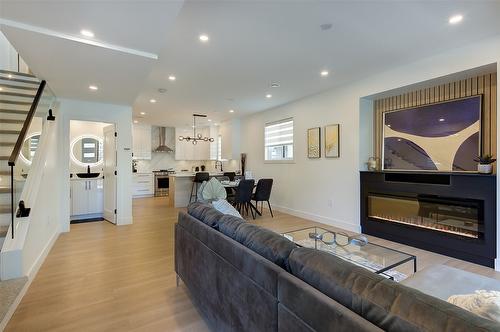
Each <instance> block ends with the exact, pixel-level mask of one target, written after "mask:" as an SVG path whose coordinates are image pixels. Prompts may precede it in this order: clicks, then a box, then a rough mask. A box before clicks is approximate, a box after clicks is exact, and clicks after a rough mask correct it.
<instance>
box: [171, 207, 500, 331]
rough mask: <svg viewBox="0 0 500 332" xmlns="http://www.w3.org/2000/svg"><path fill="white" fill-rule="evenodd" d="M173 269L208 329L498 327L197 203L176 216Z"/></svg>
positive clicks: (342, 329)
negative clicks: (208, 326)
mask: <svg viewBox="0 0 500 332" xmlns="http://www.w3.org/2000/svg"><path fill="white" fill-rule="evenodd" d="M175 270H176V273H177V275H178V277H179V278H180V279H182V281H183V282H184V283H185V285H186V286H187V288H188V289H189V292H190V294H191V298H192V300H193V301H194V302H195V305H196V306H197V308H198V309H199V310H200V311H201V313H202V314H203V316H204V318H205V320H206V321H207V322H208V324H209V325H210V327H211V329H212V330H213V331H252V332H256V331H286V332H294V331H405V332H407V331H440V332H441V331H454V332H457V331H464V332H466V331H467V332H471V331H500V325H499V324H496V323H494V322H492V321H489V320H486V319H483V318H481V317H479V316H476V315H474V314H472V313H469V312H467V311H465V310H463V309H461V308H459V307H456V306H454V305H452V304H449V303H447V302H445V301H442V300H440V299H437V298H434V297H432V296H429V295H426V294H424V293H422V292H420V291H417V290H415V289H412V288H409V287H406V286H403V285H401V284H398V283H395V282H393V281H390V280H387V279H385V278H383V277H381V276H379V275H376V274H374V273H371V272H369V271H368V270H365V269H363V268H360V267H358V266H355V265H353V264H351V263H349V262H346V261H344V260H342V259H339V258H337V257H335V256H333V255H330V254H327V253H324V252H320V251H316V250H313V249H308V248H300V247H297V246H296V245H295V244H294V243H293V242H291V241H289V240H287V239H286V238H284V237H282V236H280V235H279V234H276V233H274V232H272V231H270V230H267V229H264V228H261V227H259V226H256V225H254V224H252V223H248V222H245V221H244V220H243V219H240V218H237V217H233V216H229V215H223V214H221V213H220V212H218V211H217V210H215V209H214V208H213V207H211V206H210V205H206V204H201V203H193V204H191V205H190V206H189V207H188V213H185V212H180V214H179V220H178V223H177V224H176V226H175ZM443 282H444V281H443Z"/></svg>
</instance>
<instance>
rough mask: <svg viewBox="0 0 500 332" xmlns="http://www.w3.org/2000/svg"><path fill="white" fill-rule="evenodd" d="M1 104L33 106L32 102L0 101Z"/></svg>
mask: <svg viewBox="0 0 500 332" xmlns="http://www.w3.org/2000/svg"><path fill="white" fill-rule="evenodd" d="M0 104H10V105H31V104H32V103H31V102H30V101H18V100H5V99H0Z"/></svg>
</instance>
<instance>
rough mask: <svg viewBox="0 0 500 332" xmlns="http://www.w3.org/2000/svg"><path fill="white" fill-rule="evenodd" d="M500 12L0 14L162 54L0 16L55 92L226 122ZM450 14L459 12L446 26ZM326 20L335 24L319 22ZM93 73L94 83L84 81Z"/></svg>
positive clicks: (356, 75) (315, 5) (308, 6)
mask: <svg viewBox="0 0 500 332" xmlns="http://www.w3.org/2000/svg"><path fill="white" fill-rule="evenodd" d="M47 3H49V5H47ZM181 7H182V8H181ZM499 12H500V2H499V1H480V0H477V1H463V2H462V1H400V2H396V1H331V2H326V1H312V0H308V1H306V0H304V1H268V2H265V1H185V2H184V3H183V4H182V3H180V2H170V1H163V2H159V1H152V2H150V1H140V2H139V1H136V2H120V1H114V2H83V1H80V2H76V3H74V2H64V3H61V2H58V3H55V2H47V1H37V2H36V3H35V2H30V3H28V2H19V1H16V2H7V3H5V5H4V10H3V11H1V10H0V16H2V17H4V18H8V19H11V20H16V21H20V22H24V23H28V24H31V25H34V26H40V27H45V28H50V29H52V30H56V31H60V32H64V33H68V34H78V31H79V30H80V29H82V28H88V29H91V30H92V31H94V33H95V34H96V38H98V39H100V40H102V41H105V42H108V43H112V44H117V45H121V46H125V47H130V48H135V49H138V50H142V51H147V52H152V53H157V54H158V55H159V59H158V60H151V59H145V58H141V57H137V56H132V55H127V54H122V53H119V52H116V51H111V50H105V49H99V48H96V47H93V46H89V45H83V44H78V43H75V42H72V41H68V40H63V39H58V38H54V37H48V36H43V35H39V34H37V33H33V32H26V31H22V30H19V29H17V28H9V27H5V26H3V27H2V30H5V34H6V36H7V37H8V38H9V40H11V41H12V43H13V44H14V46H16V47H17V48H18V50H19V51H20V53H21V54H22V55H23V56H24V58H26V61H27V62H28V64H29V65H30V66H31V67H32V68H33V71H34V72H35V73H37V74H38V75H40V76H41V77H43V78H46V79H47V80H48V83H49V85H50V86H51V87H53V89H54V90H55V92H56V94H57V95H59V96H65V97H75V98H82V99H95V100H101V101H107V102H115V103H129V104H132V102H133V105H134V113H135V114H136V116H137V117H140V115H139V112H146V113H147V114H146V115H145V117H144V118H143V119H140V121H143V122H149V123H153V124H162V125H189V124H190V123H191V121H192V119H191V117H190V116H191V114H192V113H204V114H208V115H209V117H211V118H212V119H214V121H221V120H224V119H228V118H230V117H233V116H241V115H244V114H249V113H251V112H258V111H262V110H265V109H268V108H272V107H275V106H278V105H282V104H285V103H288V102H291V101H293V100H297V99H299V98H302V97H305V96H307V95H311V94H315V93H319V92H321V91H324V90H326V89H329V88H332V87H334V86H338V85H342V84H345V83H347V82H350V81H353V80H357V79H360V78H363V77H365V76H369V75H373V74H375V73H377V72H381V71H385V70H388V69H390V68H391V67H393V66H395V65H401V64H404V63H408V62H412V61H415V60H417V59H419V58H422V57H426V56H429V55H432V54H435V53H439V52H442V51H445V50H446V49H449V48H454V47H459V46H461V45H463V44H467V43H472V42H475V41H477V40H479V39H482V38H486V37H490V36H493V35H497V34H499V33H500V20H498V18H497V16H498V13H499ZM457 13H461V14H463V15H464V20H463V22H462V23H460V24H458V25H455V26H451V25H449V24H448V18H449V17H450V16H451V15H454V14H457ZM323 23H331V24H332V28H331V29H330V30H327V31H322V30H321V29H320V25H321V24H323ZM201 33H206V34H208V35H209V37H210V41H209V42H208V43H201V42H200V41H199V40H198V36H199V34H201ZM33 45H37V46H36V47H34V46H33ZM323 69H327V70H329V71H330V76H329V77H327V78H322V77H320V75H319V72H320V71H321V70H323ZM170 74H174V75H175V76H176V77H177V80H176V81H175V82H171V81H169V80H168V76H169V75H170ZM94 82H95V83H96V84H98V85H99V91H98V92H97V93H91V92H89V91H88V89H87V87H88V85H89V84H90V83H94ZM272 82H279V83H280V84H281V86H280V87H279V88H270V84H271V83H272ZM158 88H166V89H167V90H168V91H167V92H166V93H164V94H160V93H158ZM267 93H271V94H272V95H273V97H272V98H271V99H266V98H265V95H266V94H267ZM152 98H154V99H156V100H157V103H155V104H152V103H150V102H149V100H150V99H152ZM229 109H234V110H235V113H234V114H230V113H228V110H229Z"/></svg>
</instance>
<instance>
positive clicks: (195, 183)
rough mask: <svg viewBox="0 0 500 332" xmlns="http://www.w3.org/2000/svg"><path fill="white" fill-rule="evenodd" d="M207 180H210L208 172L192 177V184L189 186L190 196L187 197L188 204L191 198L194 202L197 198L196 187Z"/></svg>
mask: <svg viewBox="0 0 500 332" xmlns="http://www.w3.org/2000/svg"><path fill="white" fill-rule="evenodd" d="M208 180H210V174H209V173H208V172H197V173H196V174H195V175H194V179H193V184H192V185H191V196H189V203H191V201H192V199H193V197H194V200H195V201H196V198H197V197H198V186H199V185H200V184H202V183H203V182H204V181H208Z"/></svg>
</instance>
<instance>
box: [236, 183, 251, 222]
mask: <svg viewBox="0 0 500 332" xmlns="http://www.w3.org/2000/svg"><path fill="white" fill-rule="evenodd" d="M254 186H255V181H254V180H241V181H240V183H239V184H238V187H236V192H235V193H234V198H233V201H232V203H233V205H234V207H235V208H236V210H238V212H239V213H240V214H243V212H246V214H247V215H248V209H250V212H251V214H252V218H253V219H255V214H254V206H253V205H252V193H253V187H254Z"/></svg>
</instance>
